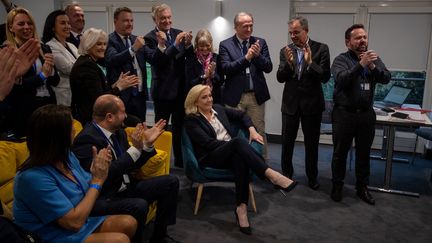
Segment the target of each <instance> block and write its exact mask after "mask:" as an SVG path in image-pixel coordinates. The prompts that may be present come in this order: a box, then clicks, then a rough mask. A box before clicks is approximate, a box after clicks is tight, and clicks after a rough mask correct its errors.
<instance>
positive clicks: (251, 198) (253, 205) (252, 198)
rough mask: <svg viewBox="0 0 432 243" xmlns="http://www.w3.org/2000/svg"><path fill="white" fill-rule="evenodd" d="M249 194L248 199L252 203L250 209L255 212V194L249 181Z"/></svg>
mask: <svg viewBox="0 0 432 243" xmlns="http://www.w3.org/2000/svg"><path fill="white" fill-rule="evenodd" d="M249 196H250V201H251V204H252V210H253V211H254V212H255V213H256V212H257V207H256V202H255V196H254V193H253V188H252V184H250V183H249Z"/></svg>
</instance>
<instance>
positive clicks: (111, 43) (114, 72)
mask: <svg viewBox="0 0 432 243" xmlns="http://www.w3.org/2000/svg"><path fill="white" fill-rule="evenodd" d="M136 38H137V37H136V36H135V35H131V36H130V41H131V45H133V43H134V42H135V40H136ZM151 52H152V51H151V50H150V49H149V48H148V47H147V46H146V45H144V47H143V48H141V49H139V50H138V51H137V53H136V57H137V61H138V65H139V67H140V68H141V71H142V80H143V92H144V94H145V96H146V97H147V71H146V60H147V59H149V58H150V56H151ZM105 61H106V65H107V79H108V82H109V83H110V84H113V83H115V82H116V81H117V80H118V78H119V77H120V73H122V72H123V73H126V72H130V74H137V73H136V71H135V68H134V67H133V62H134V58H133V57H132V56H131V55H130V53H129V49H127V48H126V46H125V44H124V42H123V40H122V38H121V37H120V36H119V35H118V34H117V32H113V33H111V34H109V37H108V47H107V49H106V51H105ZM134 88H136V87H130V88H127V89H125V90H122V91H121V98H122V100H123V102H124V103H125V104H126V105H127V104H128V103H129V102H128V101H129V99H130V98H131V97H132V91H133V89H134ZM143 105H144V106H145V103H144V104H143Z"/></svg>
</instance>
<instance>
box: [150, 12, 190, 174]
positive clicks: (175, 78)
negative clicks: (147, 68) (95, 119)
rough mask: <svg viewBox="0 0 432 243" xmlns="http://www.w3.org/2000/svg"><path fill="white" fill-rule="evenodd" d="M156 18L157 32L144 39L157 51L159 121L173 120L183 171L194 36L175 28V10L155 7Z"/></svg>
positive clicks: (153, 58)
mask: <svg viewBox="0 0 432 243" xmlns="http://www.w3.org/2000/svg"><path fill="white" fill-rule="evenodd" d="M152 17H153V21H154V22H155V24H156V28H155V29H154V30H152V31H150V32H149V33H148V34H147V35H146V36H145V37H144V39H145V43H146V45H147V46H148V47H149V48H150V49H152V51H153V53H152V55H151V58H150V59H149V62H150V64H151V65H152V79H153V80H152V97H153V101H154V109H155V121H157V120H159V119H164V120H167V121H168V120H169V118H170V116H171V123H172V133H173V147H174V157H175V161H174V165H175V166H177V167H183V159H182V154H181V129H182V126H183V119H184V108H183V104H184V100H185V97H186V84H185V50H186V49H188V48H192V43H191V42H192V34H191V32H183V31H181V30H178V29H174V28H172V27H171V25H172V20H171V17H172V14H171V8H170V7H169V6H168V5H166V4H160V5H156V6H154V7H153V9H152Z"/></svg>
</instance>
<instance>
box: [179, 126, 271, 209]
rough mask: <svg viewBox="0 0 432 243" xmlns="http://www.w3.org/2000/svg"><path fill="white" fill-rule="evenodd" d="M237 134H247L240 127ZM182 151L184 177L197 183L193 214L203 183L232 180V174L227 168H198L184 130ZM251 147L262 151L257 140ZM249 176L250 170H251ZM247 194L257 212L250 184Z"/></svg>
mask: <svg viewBox="0 0 432 243" xmlns="http://www.w3.org/2000/svg"><path fill="white" fill-rule="evenodd" d="M237 131H238V136H240V137H244V138H245V139H247V138H246V136H247V135H248V133H247V132H245V131H244V130H242V129H237ZM181 144H182V153H183V166H184V171H185V174H186V177H187V178H188V179H189V180H191V181H192V183H198V188H197V196H196V201H195V208H194V215H197V214H198V209H199V205H200V201H201V196H202V192H203V189H204V184H205V183H209V182H234V174H233V172H232V171H230V170H228V169H215V168H210V167H204V168H200V167H199V165H198V160H197V159H196V157H195V152H194V148H193V145H192V142H191V140H190V138H189V135H188V134H187V132H186V130H185V129H183V131H182V138H181ZM251 145H252V147H253V148H254V149H255V150H256V151H257V152H259V153H262V149H263V148H262V145H261V144H259V143H257V142H252V144H251ZM251 176H252V177H253V175H252V172H251ZM249 196H250V202H251V206H252V209H253V211H254V212H257V209H256V203H255V197H254V194H253V189H252V185H251V184H249Z"/></svg>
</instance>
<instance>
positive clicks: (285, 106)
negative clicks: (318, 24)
mask: <svg viewBox="0 0 432 243" xmlns="http://www.w3.org/2000/svg"><path fill="white" fill-rule="evenodd" d="M288 31H289V34H290V37H291V40H292V41H293V43H292V44H289V45H288V46H285V47H283V48H282V49H281V51H280V64H279V69H278V71H277V80H278V81H279V82H281V83H285V87H284V91H283V98H282V109H281V110H282V161H281V164H282V172H283V173H284V174H285V175H286V176H288V177H290V178H292V176H293V173H294V168H293V164H292V157H293V150H294V145H295V139H296V137H297V130H298V127H299V123H300V121H301V124H302V130H303V134H304V144H305V163H306V175H307V177H308V179H309V183H308V184H309V187H310V188H312V189H313V190H317V189H318V188H319V186H320V185H319V183H318V180H317V176H318V145H319V137H320V127H321V116H322V112H323V111H324V108H325V107H324V95H323V91H322V87H321V83H326V82H327V81H328V80H329V78H330V54H329V49H328V47H327V45H326V44H323V43H319V42H316V41H313V40H311V39H309V37H308V32H309V27H308V21H307V19H306V18H303V17H301V16H297V17H295V18H293V19H291V20H290V21H289V22H288Z"/></svg>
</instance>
